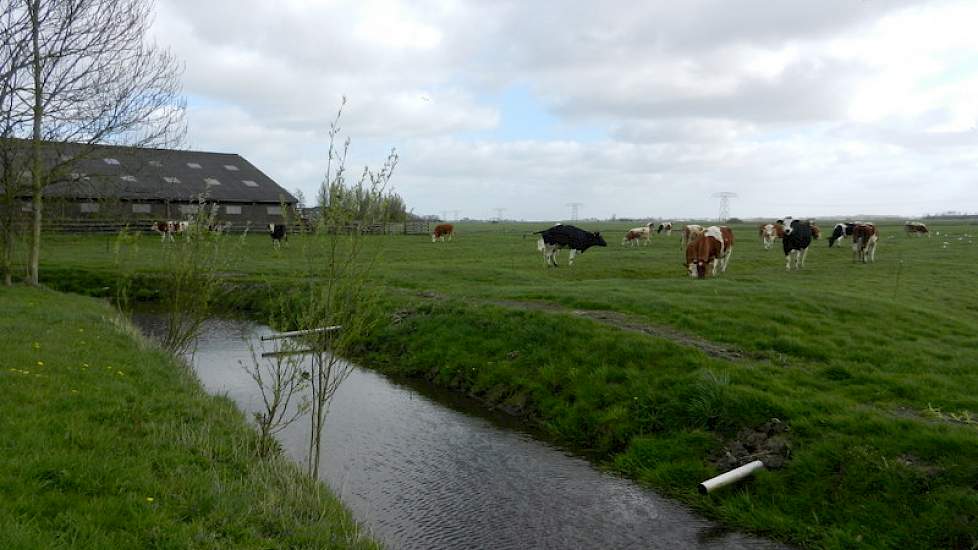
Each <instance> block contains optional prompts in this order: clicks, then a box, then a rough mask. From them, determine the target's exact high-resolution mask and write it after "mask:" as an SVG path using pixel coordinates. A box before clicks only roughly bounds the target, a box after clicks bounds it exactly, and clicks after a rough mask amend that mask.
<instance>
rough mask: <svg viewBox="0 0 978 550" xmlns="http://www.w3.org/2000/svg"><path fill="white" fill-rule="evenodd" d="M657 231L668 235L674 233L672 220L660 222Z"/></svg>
mask: <svg viewBox="0 0 978 550" xmlns="http://www.w3.org/2000/svg"><path fill="white" fill-rule="evenodd" d="M655 232H656V233H665V234H666V237H668V236H669V235H672V222H666V223H660V224H659V227H658V229H656V230H655Z"/></svg>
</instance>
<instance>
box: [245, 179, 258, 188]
mask: <svg viewBox="0 0 978 550" xmlns="http://www.w3.org/2000/svg"><path fill="white" fill-rule="evenodd" d="M241 183H243V184H245V185H246V186H248V187H258V182H257V181H252V180H241Z"/></svg>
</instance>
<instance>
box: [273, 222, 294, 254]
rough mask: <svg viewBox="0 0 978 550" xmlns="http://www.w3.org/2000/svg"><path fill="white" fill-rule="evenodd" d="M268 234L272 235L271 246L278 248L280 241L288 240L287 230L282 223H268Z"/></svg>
mask: <svg viewBox="0 0 978 550" xmlns="http://www.w3.org/2000/svg"><path fill="white" fill-rule="evenodd" d="M268 234H269V235H271V237H272V246H274V247H275V248H279V247H281V246H282V241H285V242H289V232H288V229H287V228H286V226H285V224H284V223H270V224H268Z"/></svg>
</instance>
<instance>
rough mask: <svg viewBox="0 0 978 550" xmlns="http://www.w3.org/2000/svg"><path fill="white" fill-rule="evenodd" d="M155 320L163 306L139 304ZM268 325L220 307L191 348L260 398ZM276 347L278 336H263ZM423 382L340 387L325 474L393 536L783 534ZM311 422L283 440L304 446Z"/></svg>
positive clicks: (547, 542)
mask: <svg viewBox="0 0 978 550" xmlns="http://www.w3.org/2000/svg"><path fill="white" fill-rule="evenodd" d="M135 320H136V322H137V324H139V325H140V326H141V327H143V329H144V330H145V331H147V332H149V333H153V332H154V331H158V330H159V325H160V323H159V320H158V319H157V318H154V317H153V316H146V315H137V316H136V319H135ZM269 332H270V331H269V329H268V328H267V327H263V326H260V325H256V324H254V323H251V322H246V321H231V320H213V321H209V322H208V323H207V324H206V326H205V327H204V333H203V335H202V336H201V338H200V341H199V344H198V347H197V351H196V354H195V355H194V357H193V363H194V367H195V369H196V371H197V374H198V376H199V378H200V380H201V382H202V383H203V384H204V386H205V387H206V388H207V390H208V391H209V392H211V393H214V394H226V395H227V396H229V397H230V398H232V399H233V400H234V401H235V402H236V403H237V404H238V406H239V407H240V408H241V409H242V410H244V411H245V412H246V413H248V415H249V417H250V416H251V415H250V413H251V412H252V411H255V410H257V408H258V407H259V405H260V403H261V399H260V395H259V394H258V392H257V388H256V386H255V384H254V382H253V381H252V380H251V378H249V376H248V375H247V373H246V372H245V371H244V369H243V368H242V366H241V363H240V362H248V361H250V360H251V355H250V352H249V349H248V344H249V342H250V343H251V344H252V345H253V346H256V347H258V346H259V344H260V342H259V340H258V337H259V335H261V334H267V333H269ZM264 344H265V346H266V348H265V349H266V351H271V350H272V348H271V345H270V343H268V342H265V343H264ZM429 390H430V388H428V389H425V387H424V386H422V387H419V386H418V384H411V385H405V384H404V383H399V382H397V381H393V380H391V379H388V378H386V377H384V376H382V375H380V374H377V373H375V372H373V371H370V370H367V369H361V368H355V369H354V370H353V372H352V374H351V375H350V377H349V378H348V379H347V380H346V381H345V382H344V383H343V385H342V386H341V387H340V389H339V390H338V392H337V394H336V395H335V397H334V400H333V403H332V405H331V408H330V411H329V415H328V417H327V425H326V431H325V435H324V442H323V455H322V472H321V477H322V479H323V480H324V481H325V482H326V483H327V484H328V485H329V486H330V487H331V488H332V490H333V491H334V492H335V493H336V494H337V495H338V496H339V497H340V498H341V499H342V500H343V502H344V504H346V506H347V507H348V508H349V509H351V510H352V511H353V514H354V516H355V517H356V519H357V520H358V521H359V522H361V524H362V525H364V526H365V528H366V529H367V530H368V531H369V533H370V534H371V535H372V536H373V537H375V538H376V539H378V540H380V541H381V542H383V543H384V544H385V545H386V546H387V547H389V548H424V549H433V548H480V549H481V548H492V549H504V548H560V549H570V548H670V549H673V548H776V547H778V546H776V545H774V544H772V543H770V542H768V541H764V540H760V539H756V538H752V537H748V536H744V535H741V534H737V533H731V532H728V531H725V530H722V529H718V528H716V527H715V526H714V525H713V524H711V523H710V522H708V521H706V520H703V519H701V518H698V517H697V516H695V515H694V514H693V513H692V512H691V511H689V510H688V509H687V508H685V507H683V506H682V505H680V504H677V503H675V502H672V501H670V500H667V499H664V498H662V497H660V496H658V495H656V494H655V493H654V492H652V491H649V490H647V489H644V488H641V487H639V486H637V485H636V484H634V483H632V482H630V481H628V480H625V479H622V478H619V477H616V476H613V475H609V474H606V473H604V472H601V471H599V470H597V469H595V468H594V467H593V466H591V464H590V463H589V462H587V461H586V460H584V459H582V458H579V457H577V456H574V455H572V454H570V453H568V452H565V451H563V450H561V449H559V448H556V447H554V446H552V445H549V444H547V443H544V442H541V441H540V440H538V439H535V438H534V437H533V436H532V435H530V434H528V433H524V432H521V431H519V430H518V429H517V426H518V425H517V424H515V422H513V421H512V420H510V421H509V422H506V421H505V419H499V418H495V417H493V416H492V415H488V416H487V415H486V414H474V411H472V410H464V409H465V408H466V407H465V406H464V400H458V399H451V398H449V399H447V400H446V399H445V396H444V395H440V394H439V393H438V392H436V391H429ZM306 431H307V425H306V424H305V423H304V422H301V423H299V424H296V425H293V426H291V427H290V428H288V429H287V430H285V431H284V432H283V433H282V434H281V437H280V440H281V442H282V444H283V446H284V448H285V449H286V450H287V452H288V453H289V454H290V455H291V456H293V457H294V458H295V459H296V460H298V461H302V460H303V459H304V457H305V455H306V452H307V449H308V446H307V442H306V440H307V433H306Z"/></svg>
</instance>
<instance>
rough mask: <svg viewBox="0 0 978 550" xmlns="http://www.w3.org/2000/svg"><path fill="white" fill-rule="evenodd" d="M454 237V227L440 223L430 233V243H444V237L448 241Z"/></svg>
mask: <svg viewBox="0 0 978 550" xmlns="http://www.w3.org/2000/svg"><path fill="white" fill-rule="evenodd" d="M454 236H455V226H454V225H452V224H450V223H440V224H438V225H436V226H435V230H434V231H432V232H431V242H435V241H437V240H438V239H441V242H445V237H448V240H452V237H454Z"/></svg>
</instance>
